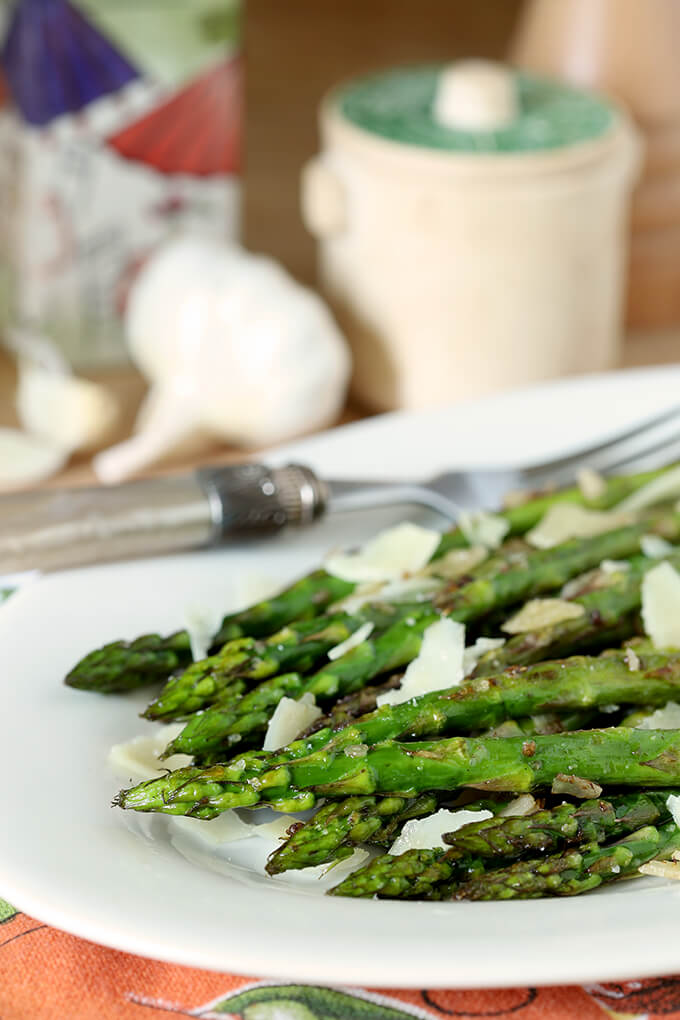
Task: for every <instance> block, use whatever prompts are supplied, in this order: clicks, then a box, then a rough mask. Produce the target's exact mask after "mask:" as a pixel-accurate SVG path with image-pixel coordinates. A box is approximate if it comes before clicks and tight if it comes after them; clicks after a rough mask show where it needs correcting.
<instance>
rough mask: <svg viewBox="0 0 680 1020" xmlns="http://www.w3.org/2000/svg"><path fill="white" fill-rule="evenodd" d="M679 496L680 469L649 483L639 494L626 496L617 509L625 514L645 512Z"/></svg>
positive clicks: (634, 493) (666, 473) (667, 472)
mask: <svg viewBox="0 0 680 1020" xmlns="http://www.w3.org/2000/svg"><path fill="white" fill-rule="evenodd" d="M678 496H680V467H676V468H673V469H672V470H671V471H666V472H665V473H664V474H663V475H660V476H659V477H658V478H653V479H652V481H651V482H647V484H646V485H643V486H642V488H641V489H638V490H637V492H631V494H630V496H626V498H625V499H624V500H622V501H621V502H620V503H618V504H617V506H616V508H615V509H616V510H617V511H622V512H623V513H631V512H633V513H637V511H638V510H645V509H647V507H650V506H655V505H656V504H657V503H662V502H665V501H666V500H670V499H677V497H678Z"/></svg>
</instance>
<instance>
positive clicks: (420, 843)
mask: <svg viewBox="0 0 680 1020" xmlns="http://www.w3.org/2000/svg"><path fill="white" fill-rule="evenodd" d="M486 818H493V815H492V813H491V812H490V811H467V810H466V809H464V808H463V809H461V810H460V811H449V810H447V809H446V808H441V809H440V810H439V811H436V812H435V813H434V814H433V815H428V817H427V818H414V819H411V821H410V822H406V824H405V825H404V827H403V829H402V830H401V832H400V834H399V835H398V836H397V838H396V839H395V841H394V843H393V844H392V846H391V847H390V849H389V852H390V853H391V854H394V855H396V854H403V853H406V851H407V850H432V849H434V848H435V847H445V846H446V843H445V842H444V840H443V839H442V836H443V835H444V833H445V832H456V831H457V830H458V829H462V827H463V826H464V825H468V824H469V823H470V822H482V821H484V820H485V819H486Z"/></svg>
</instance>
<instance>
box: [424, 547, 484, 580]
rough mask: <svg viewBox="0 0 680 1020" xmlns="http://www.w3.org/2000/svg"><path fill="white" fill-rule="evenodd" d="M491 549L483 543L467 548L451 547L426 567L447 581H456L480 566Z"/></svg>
mask: <svg viewBox="0 0 680 1020" xmlns="http://www.w3.org/2000/svg"><path fill="white" fill-rule="evenodd" d="M488 555H489V550H488V549H487V548H486V546H483V545H471V546H468V547H467V548H465V549H451V550H450V551H449V552H447V554H446V556H441V557H440V558H439V559H438V560H435V561H434V563H430V565H429V566H428V567H427V568H426V570H427V572H428V574H435V575H436V576H437V577H445V578H446V579H447V581H455V580H457V578H459V577H463V575H464V574H467V573H469V571H471V570H474V568H475V567H478V566H479V564H480V563H482V562H483V561H484V560H485V559H486V558H487V556H488Z"/></svg>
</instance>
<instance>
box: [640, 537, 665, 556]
mask: <svg viewBox="0 0 680 1020" xmlns="http://www.w3.org/2000/svg"><path fill="white" fill-rule="evenodd" d="M640 549H641V551H642V554H643V556H649V558H650V559H652V560H661V559H663V557H664V556H668V554H669V553H671V552H673V546H672V545H671V543H670V542H667V541H666V539H665V538H662V537H661V535H643V536H642V538H641V539H640Z"/></svg>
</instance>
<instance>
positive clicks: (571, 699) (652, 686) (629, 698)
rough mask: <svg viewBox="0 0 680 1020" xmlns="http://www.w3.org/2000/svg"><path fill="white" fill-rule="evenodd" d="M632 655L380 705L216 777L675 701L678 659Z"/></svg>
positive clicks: (256, 775)
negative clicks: (528, 721)
mask: <svg viewBox="0 0 680 1020" xmlns="http://www.w3.org/2000/svg"><path fill="white" fill-rule="evenodd" d="M635 647H636V655H637V658H638V668H637V669H635V670H632V669H630V665H629V661H628V658H627V652H626V651H623V650H620V651H618V652H616V653H610V654H607V655H603V656H599V657H598V658H589V657H585V656H573V657H572V658H570V659H566V660H563V661H557V662H547V663H537V664H536V665H534V666H530V667H520V668H518V669H510V670H508V671H507V672H506V673H501V674H498V675H497V676H495V677H492V678H480V679H471V680H468V681H467V682H465V683H463V684H461V685H460V686H459V687H453V688H449V689H445V690H443V691H435V692H433V693H430V694H424V695H421V696H420V697H418V698H414V699H411V700H410V701H406V702H402V703H401V704H398V705H383V706H382V707H381V708H379V709H377V710H376V711H375V712H372V713H369V714H368V715H366V716H364V717H363V718H360V719H358V720H356V721H355V722H354V723H353V724H352V725H351V726H348V727H345V728H344V729H342V730H340V731H338V732H337V733H335V734H332V733H331V732H330V731H329V730H320V731H318V732H317V733H315V734H313V735H312V736H311V737H309V738H305V739H303V740H300V741H296V742H294V743H293V744H292V745H289V746H288V747H287V748H285V749H282V751H279V752H273V753H269V754H267V753H266V752H264V753H261V754H254V755H251V756H250V757H242V758H240V759H237V764H236V766H235V767H234V766H232V768H231V772H230V765H229V763H227V764H226V765H223V766H222V770H223V771H222V773H221V774H222V776H223V777H224V779H225V780H226V779H229V780H231V781H234V782H241V783H243V782H246V781H249V780H252V779H256V780H257V784H258V785H259V786H261V784H262V783H263V782H266V781H267V774H268V773H267V769H269V770H271V769H272V768H273V769H274V770H276V769H277V768H279V767H280V766H281V765H282V764H285V763H286V762H288V761H291V760H294V759H295V758H296V757H306V758H307V759H308V760H310V756H313V755H314V754H316V755H321V756H326V755H328V754H331V753H333V752H334V751H339V750H341V749H342V748H343V747H359V748H362V749H363V748H366V747H368V746H370V745H374V744H377V743H379V742H380V741H384V740H389V739H397V738H399V739H402V740H403V739H413V738H414V737H423V736H427V737H434V736H439V735H443V734H449V733H458V732H460V731H461V730H463V731H465V730H467V731H470V730H475V729H481V728H484V727H488V726H494V725H497V724H498V723H499V722H500V721H502V720H506V719H508V718H510V719H511V718H513V717H514V718H516V719H523V718H524V717H526V716H529V715H532V714H535V713H539V712H545V711H553V710H555V709H559V710H561V711H565V710H568V709H574V710H576V711H578V712H582V711H584V710H585V709H588V708H592V707H593V706H605V705H610V704H656V705H663V704H665V703H666V702H667V701H669V700H673V697H674V696H677V691H678V687H679V685H680V655H679V654H673V653H670V654H664V653H660V652H656V651H654V649H653V648H651V646H650V645H649V644H648V643H646V642H642V641H639V642H637V643H636V645H635ZM282 679H283V678H282ZM293 680H294V681H295V680H296V675H295V674H294V675H293ZM229 711H230V709H229V708H227V712H229ZM207 715H208V713H204V714H203V715H202V716H197V717H196V719H195V720H193V721H192V723H190V725H191V726H194V727H195V728H196V724H198V723H200V722H201V720H203V719H204V718H205V717H206V716H207ZM576 721H578V720H576ZM185 729H186V728H185ZM183 732H185V731H183ZM180 736H181V734H180ZM176 744H177V742H176V741H174V742H173V743H172V744H171V745H170V747H169V748H168V750H169V751H170V750H172V751H173V752H174V751H176V750H178V748H177V746H176ZM180 747H181V745H180ZM251 803H252V802H251Z"/></svg>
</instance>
